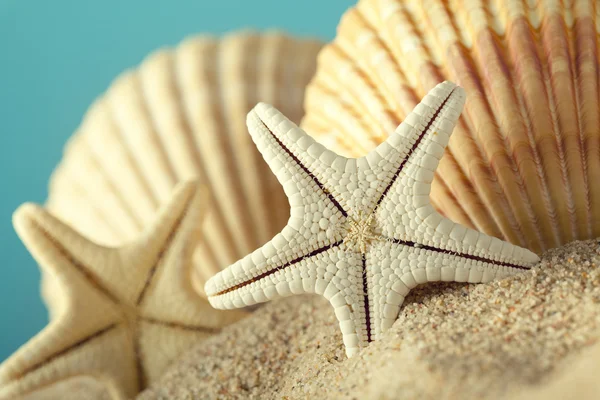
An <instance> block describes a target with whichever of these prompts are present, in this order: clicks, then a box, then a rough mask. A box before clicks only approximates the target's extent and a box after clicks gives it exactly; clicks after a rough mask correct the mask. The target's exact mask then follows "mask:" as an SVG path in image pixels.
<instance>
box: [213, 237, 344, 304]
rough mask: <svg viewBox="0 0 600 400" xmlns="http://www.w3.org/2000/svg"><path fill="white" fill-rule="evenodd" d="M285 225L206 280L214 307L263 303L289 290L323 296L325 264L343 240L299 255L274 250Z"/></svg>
mask: <svg viewBox="0 0 600 400" xmlns="http://www.w3.org/2000/svg"><path fill="white" fill-rule="evenodd" d="M285 235H286V229H284V231H283V232H282V233H280V234H278V235H277V236H275V238H274V239H273V240H272V241H271V242H269V243H267V244H266V245H265V246H263V247H262V248H260V249H258V250H256V251H254V252H253V253H252V254H249V255H247V256H246V257H244V258H243V259H241V260H239V261H238V262H236V263H235V264H233V265H231V266H230V267H228V268H227V269H225V270H223V271H221V272H220V273H218V274H217V275H215V276H214V277H213V278H211V279H210V280H209V281H208V282H207V283H206V287H205V290H206V294H207V295H208V300H209V301H210V303H211V305H212V306H213V307H215V308H222V309H230V308H240V307H245V306H250V305H253V304H256V303H263V302H265V301H268V300H271V299H273V298H277V297H286V296H290V295H292V294H301V293H317V294H322V295H325V297H327V294H328V291H327V287H328V284H329V282H328V281H327V278H328V277H329V274H328V268H329V269H331V268H330V267H329V266H330V265H335V264H336V262H338V261H339V259H340V257H339V255H338V252H339V251H340V246H341V245H342V244H343V242H342V241H341V240H340V241H338V242H333V243H329V244H325V245H323V246H320V247H318V248H315V249H314V250H312V251H308V252H306V253H304V254H302V255H297V256H286V255H285V252H279V251H278V250H277V244H278V243H284V242H285V239H284V237H285Z"/></svg>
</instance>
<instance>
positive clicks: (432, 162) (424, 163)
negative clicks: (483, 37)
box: [365, 81, 465, 209]
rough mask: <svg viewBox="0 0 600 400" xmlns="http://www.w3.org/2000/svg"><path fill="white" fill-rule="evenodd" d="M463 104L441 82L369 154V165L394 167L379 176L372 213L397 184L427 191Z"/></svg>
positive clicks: (457, 92)
mask: <svg viewBox="0 0 600 400" xmlns="http://www.w3.org/2000/svg"><path fill="white" fill-rule="evenodd" d="M464 102H465V93H464V90H463V89H462V88H460V87H458V86H456V85H455V84H453V83H451V82H448V81H446V82H442V83H440V84H438V85H437V86H435V87H434V88H433V89H431V90H430V91H429V93H427V95H426V96H425V97H424V98H423V99H422V100H421V102H420V103H419V104H418V105H417V106H416V107H415V108H414V110H413V111H412V112H411V113H410V114H408V115H407V117H406V118H405V119H404V121H403V122H402V123H401V124H400V125H399V126H398V128H397V129H396V131H395V132H394V133H393V134H391V135H390V137H389V138H388V139H387V140H386V141H385V142H383V143H381V144H380V145H379V146H378V147H377V148H376V149H375V150H374V151H372V152H371V153H369V154H368V155H367V156H365V157H367V158H369V157H371V158H373V160H371V162H370V164H375V162H376V161H375V159H380V158H384V159H385V160H387V161H388V165H391V166H393V168H390V169H389V170H388V171H385V173H384V174H382V176H385V177H386V179H383V180H382V181H383V182H384V185H382V186H381V187H380V189H379V193H378V196H377V198H376V204H375V207H374V208H375V209H378V208H382V207H384V206H385V205H386V203H388V202H389V198H390V197H394V195H395V194H401V193H394V192H400V191H401V190H402V188H403V187H404V184H405V183H404V184H401V183H400V181H402V180H404V181H406V180H407V179H408V180H411V181H412V182H415V183H414V184H415V185H416V186H419V187H421V186H422V188H421V189H422V191H426V190H427V187H428V186H429V185H430V184H431V182H432V181H433V177H434V173H435V170H436V168H437V166H438V163H439V160H440V159H441V157H442V156H443V154H444V149H445V148H446V146H447V144H448V140H449V139H450V135H451V134H452V130H453V129H454V126H455V125H456V122H457V121H458V118H459V116H460V113H461V111H462V107H463V105H464Z"/></svg>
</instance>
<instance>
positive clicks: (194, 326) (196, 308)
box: [129, 182, 245, 353]
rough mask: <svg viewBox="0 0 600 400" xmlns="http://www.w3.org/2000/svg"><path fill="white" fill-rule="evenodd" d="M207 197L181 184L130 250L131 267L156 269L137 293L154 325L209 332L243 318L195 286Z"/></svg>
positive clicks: (196, 188)
mask: <svg viewBox="0 0 600 400" xmlns="http://www.w3.org/2000/svg"><path fill="white" fill-rule="evenodd" d="M209 199H210V196H209V193H208V190H207V188H206V187H205V186H202V185H199V184H198V183H196V182H184V183H181V184H179V185H178V186H177V188H176V189H175V190H174V192H173V195H172V199H171V201H170V202H169V203H168V204H167V205H165V206H164V207H163V208H162V209H161V211H159V216H158V218H157V219H156V221H155V223H154V224H153V225H152V226H151V227H150V228H149V229H148V231H147V232H146V233H145V234H144V235H143V237H142V238H141V239H140V240H138V241H137V242H136V243H134V244H133V245H132V246H130V249H129V254H130V256H129V257H130V258H131V260H132V263H140V265H152V266H153V268H152V269H150V270H149V271H148V273H147V275H146V276H145V279H143V285H141V287H140V289H139V290H138V291H137V292H136V293H135V295H136V296H135V297H136V299H135V302H136V305H138V306H139V307H140V312H141V314H142V315H143V317H144V318H147V319H148V320H149V321H151V323H152V324H153V325H159V324H162V325H164V326H165V327H172V328H174V327H179V328H181V329H184V330H185V329H188V330H196V331H198V332H210V331H214V330H217V329H218V328H220V327H222V326H224V325H227V324H229V323H231V322H234V321H236V320H238V319H240V318H241V317H243V316H244V315H245V313H243V312H235V311H230V312H223V311H217V310H215V309H213V308H212V307H211V306H210V304H208V301H206V299H205V298H202V297H200V295H199V294H198V293H197V292H196V291H195V289H194V288H193V286H192V264H193V262H192V258H193V253H194V249H195V246H196V244H197V243H198V242H199V241H200V240H201V230H202V225H203V221H204V217H205V214H206V212H207V210H208V209H209V207H210V205H209ZM134 268H135V267H134ZM163 353H164V352H163Z"/></svg>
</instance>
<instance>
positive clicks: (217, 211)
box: [44, 32, 321, 297]
mask: <svg viewBox="0 0 600 400" xmlns="http://www.w3.org/2000/svg"><path fill="white" fill-rule="evenodd" d="M320 47H321V44H320V43H319V42H317V41H315V40H299V39H293V38H291V37H288V36H286V35H283V34H279V33H267V34H255V33H249V32H245V33H235V34H231V35H229V36H226V37H224V38H222V39H215V38H212V37H207V36H198V37H194V38H191V39H187V40H185V41H184V42H183V43H181V44H180V45H178V46H177V47H176V48H175V49H169V50H161V51H158V52H156V53H153V54H152V55H150V56H149V57H148V58H147V59H146V60H145V61H144V62H143V63H142V64H141V65H140V66H139V67H138V68H136V69H133V70H130V71H127V72H125V73H124V74H122V75H121V76H120V77H119V78H117V79H116V80H115V82H114V83H113V84H112V85H111V87H110V88H109V89H108V91H107V92H106V93H105V94H104V95H102V96H101V97H100V98H99V99H98V100H97V101H96V102H95V103H94V104H93V105H92V106H91V107H90V109H89V111H88V112H87V114H86V116H85V117H84V119H83V122H82V124H81V126H80V127H79V129H78V130H77V132H76V133H75V134H74V135H73V137H72V138H71V139H70V141H69V143H68V145H67V146H66V148H65V151H64V157H63V159H62V161H61V163H60V165H59V166H58V167H57V169H56V171H55V172H54V174H53V176H52V179H51V183H50V190H49V198H48V202H47V206H48V208H49V209H50V210H51V211H52V212H54V213H55V214H56V215H57V216H59V217H60V218H62V219H63V220H65V221H66V222H67V223H69V224H71V225H72V226H73V227H74V228H76V229H77V230H79V231H80V232H81V233H83V234H84V235H86V236H88V237H89V238H91V239H93V240H95V241H98V242H100V243H102V244H106V245H119V244H122V243H124V242H127V241H130V240H132V239H134V238H136V237H137V236H138V235H139V234H140V232H141V231H142V230H143V229H144V227H146V226H147V225H148V224H149V223H151V222H152V220H153V218H154V217H155V215H156V210H157V208H158V207H159V206H160V205H161V204H162V203H164V202H166V201H167V200H168V199H169V196H170V195H171V194H172V189H173V188H174V186H175V185H176V184H177V183H178V182H180V181H183V180H189V179H193V178H198V177H199V178H200V179H201V180H203V181H205V182H207V183H208V185H209V186H210V189H211V191H212V194H213V197H214V201H213V203H214V206H213V211H212V212H211V213H210V214H209V216H208V217H207V221H206V222H205V225H204V226H203V233H204V235H203V236H204V241H203V243H202V244H201V245H200V246H199V248H198V250H197V251H196V252H195V263H196V265H197V266H198V268H197V269H196V272H197V273H198V275H199V276H198V277H196V278H199V279H197V281H196V282H195V283H196V286H197V287H198V289H199V290H202V289H201V288H202V287H203V286H204V279H206V278H208V277H210V276H212V275H213V274H214V273H215V272H218V271H219V270H220V269H221V268H224V267H225V266H227V265H229V264H231V263H233V262H235V261H236V260H237V259H239V258H241V257H242V256H244V255H246V254H248V253H250V252H251V251H252V250H254V249H255V248H257V247H259V246H260V245H261V244H263V243H264V242H266V241H267V240H269V239H270V238H271V237H272V236H273V235H274V234H275V233H276V232H278V231H279V230H280V229H281V228H282V227H283V226H284V225H285V222H286V220H287V218H288V208H289V207H288V203H287V199H286V197H285V195H284V193H283V190H282V189H281V187H280V185H279V184H278V183H277V181H276V180H275V177H274V176H273V174H272V173H270V171H269V170H268V167H267V166H266V164H265V163H264V161H263V160H262V158H261V157H260V154H259V153H258V151H257V150H256V148H255V146H254V144H253V143H252V140H251V137H250V135H249V134H248V133H247V129H246V114H247V113H248V111H249V110H250V109H251V108H252V107H253V106H254V105H255V104H256V103H257V102H259V101H266V102H270V103H273V104H275V105H276V106H277V107H279V108H280V109H282V110H283V112H285V113H286V115H288V116H290V117H291V118H292V119H294V120H296V121H299V119H300V118H301V116H302V101H303V95H304V89H305V87H306V85H307V83H308V81H309V80H310V78H311V77H312V75H313V73H314V70H315V64H316V55H317V52H318V51H319V49H320ZM51 290H52V289H51V288H45V289H44V291H45V292H48V291H51ZM46 297H48V296H46Z"/></svg>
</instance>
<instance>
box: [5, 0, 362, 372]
mask: <svg viewBox="0 0 600 400" xmlns="http://www.w3.org/2000/svg"><path fill="white" fill-rule="evenodd" d="M353 3H354V1H353V0H303V1H289V0H253V1H252V0H217V1H208V0H195V1H194V0H177V1H169V2H166V1H155V0H144V1H142V0H135V1H133V0H127V1H123V0H119V1H117V0H104V1H102V2H89V1H81V0H72V1H67V0H51V1H45V0H39V1H30V0H0V139H1V146H0V171H2V172H1V175H0V177H1V179H2V185H3V189H2V192H1V196H0V252H1V253H0V254H2V261H1V263H2V271H1V275H0V360H4V359H5V358H6V357H8V356H9V355H10V354H11V353H12V352H13V351H14V350H16V349H17V348H18V347H19V346H20V345H22V344H23V343H25V342H26V341H27V340H28V339H29V338H30V337H32V336H33V335H34V334H36V333H37V332H38V331H39V330H40V329H42V328H43V327H44V325H45V324H46V322H47V314H46V309H45V308H44V305H43V303H42V301H41V299H40V295H39V271H38V268H37V265H36V263H35V262H34V261H33V259H32V258H31V257H30V256H29V254H28V253H27V251H26V250H25V248H24V247H23V246H22V244H21V242H20V240H19V239H18V237H17V235H16V234H15V233H14V230H13V228H12V223H11V215H12V212H13V211H14V210H15V209H16V208H17V207H18V206H19V204H21V203H23V202H25V201H33V202H36V203H43V202H44V200H45V198H46V194H47V190H46V189H47V181H48V178H49V176H50V174H51V172H52V170H53V168H54V166H55V165H56V164H57V163H58V162H59V160H60V157H61V152H62V146H63V145H64V143H65V141H66V140H67V138H68V137H69V136H70V135H71V133H72V132H73V131H74V130H75V128H76V127H77V126H78V124H79V122H80V120H81V117H82V116H83V114H84V112H85V110H86V109H87V107H88V106H89V105H90V104H91V102H92V100H93V99H94V98H95V97H96V96H97V95H99V94H100V93H102V92H103V91H104V90H105V89H106V88H107V87H108V85H109V83H110V82H111V80H112V79H113V78H114V77H116V76H117V74H118V73H119V72H121V71H123V70H124V69H126V68H128V67H130V66H134V65H137V64H138V63H139V62H140V61H141V60H142V59H143V58H144V56H145V55H146V54H148V53H149V52H151V51H152V50H154V49H156V48H158V47H161V46H165V45H174V44H176V43H178V42H179V41H181V39H183V38H184V37H185V36H187V35H190V34H193V33H198V32H209V33H213V34H222V33H224V32H227V31H231V30H237V29H240V28H257V29H260V30H264V29H267V28H280V29H283V30H285V31H287V32H290V33H293V34H296V35H302V36H316V37H320V38H322V39H324V40H331V39H332V38H333V36H334V35H335V27H336V25H337V23H338V21H339V18H340V16H341V15H342V13H343V12H344V10H345V9H347V8H348V7H349V6H350V5H352V4H353Z"/></svg>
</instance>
